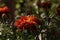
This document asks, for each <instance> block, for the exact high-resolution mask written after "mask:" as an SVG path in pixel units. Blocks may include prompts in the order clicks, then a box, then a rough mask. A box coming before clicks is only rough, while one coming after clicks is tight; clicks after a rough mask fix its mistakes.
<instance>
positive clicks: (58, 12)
mask: <svg viewBox="0 0 60 40" xmlns="http://www.w3.org/2000/svg"><path fill="white" fill-rule="evenodd" d="M57 15H58V16H60V5H59V6H58V7H57Z"/></svg>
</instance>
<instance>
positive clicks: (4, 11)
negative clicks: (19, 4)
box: [0, 6, 10, 21]
mask: <svg viewBox="0 0 60 40" xmlns="http://www.w3.org/2000/svg"><path fill="white" fill-rule="evenodd" d="M9 11H10V10H9V8H8V6H4V7H0V21H2V17H4V16H3V14H5V16H7V18H9V19H10V14H9Z"/></svg>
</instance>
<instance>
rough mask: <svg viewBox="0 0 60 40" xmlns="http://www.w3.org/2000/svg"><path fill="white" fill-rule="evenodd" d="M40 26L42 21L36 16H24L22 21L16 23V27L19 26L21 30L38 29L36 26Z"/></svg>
mask: <svg viewBox="0 0 60 40" xmlns="http://www.w3.org/2000/svg"><path fill="white" fill-rule="evenodd" d="M38 24H40V25H41V21H40V20H39V19H38V18H37V17H35V16H33V15H32V16H23V17H21V18H20V19H18V20H17V21H16V22H15V23H14V26H17V27H18V28H20V29H32V30H35V29H36V25H38Z"/></svg>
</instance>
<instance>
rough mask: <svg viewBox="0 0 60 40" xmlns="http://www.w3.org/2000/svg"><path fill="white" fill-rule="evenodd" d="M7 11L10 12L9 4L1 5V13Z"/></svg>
mask: <svg viewBox="0 0 60 40" xmlns="http://www.w3.org/2000/svg"><path fill="white" fill-rule="evenodd" d="M5 12H9V8H8V7H7V6H5V7H1V8H0V13H5Z"/></svg>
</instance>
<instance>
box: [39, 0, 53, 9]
mask: <svg viewBox="0 0 60 40" xmlns="http://www.w3.org/2000/svg"><path fill="white" fill-rule="evenodd" d="M51 4H52V3H51V2H50V1H47V2H43V3H41V0H40V4H39V5H38V6H39V7H43V8H51Z"/></svg>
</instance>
